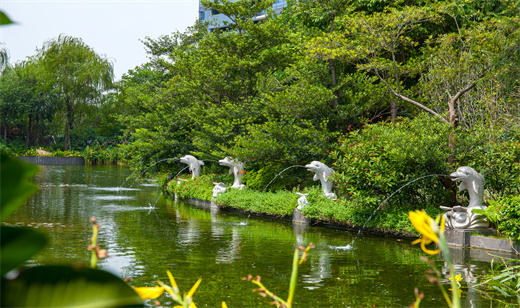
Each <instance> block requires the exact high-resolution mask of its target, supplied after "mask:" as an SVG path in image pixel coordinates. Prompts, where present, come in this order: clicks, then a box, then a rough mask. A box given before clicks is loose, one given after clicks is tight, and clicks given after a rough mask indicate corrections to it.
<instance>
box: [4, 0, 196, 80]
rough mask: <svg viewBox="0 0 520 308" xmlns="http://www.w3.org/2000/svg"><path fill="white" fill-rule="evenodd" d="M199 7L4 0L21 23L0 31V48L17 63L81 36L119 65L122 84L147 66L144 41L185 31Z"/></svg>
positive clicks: (163, 1) (173, 0) (184, 2)
mask: <svg viewBox="0 0 520 308" xmlns="http://www.w3.org/2000/svg"><path fill="white" fill-rule="evenodd" d="M198 6H199V1H198V0H149V1H146V0H140V1H132V0H126V1H123V0H121V1H118V0H66V1H65V0H54V1H50V0H0V10H2V11H3V12H4V13H6V14H7V15H8V16H9V18H10V19H11V20H13V21H14V22H15V23H16V24H14V25H8V26H2V27H0V42H1V45H0V48H6V49H7V50H8V51H9V57H10V61H9V62H10V63H11V64H13V63H16V62H18V61H21V60H24V59H26V57H28V56H32V55H35V54H36V49H37V48H41V47H42V46H43V43H44V42H45V41H47V40H49V39H54V38H57V37H58V36H59V35H60V34H65V35H69V36H73V37H78V38H81V39H82V40H83V42H85V43H86V44H87V45H88V46H90V47H91V48H93V49H94V51H95V52H96V53H98V54H100V55H103V56H105V57H107V58H108V59H109V60H111V61H112V62H113V63H114V74H115V79H116V80H119V79H120V78H121V76H122V75H123V74H125V73H127V72H128V70H129V69H133V68H134V67H136V66H138V65H140V64H142V63H145V62H147V54H146V51H145V48H144V45H143V43H142V42H141V41H140V40H142V39H144V38H146V37H151V38H157V37H159V36H161V35H168V34H171V33H173V32H175V31H181V32H184V31H185V30H186V28H187V27H189V26H192V25H193V24H194V23H195V21H196V19H197V17H198Z"/></svg>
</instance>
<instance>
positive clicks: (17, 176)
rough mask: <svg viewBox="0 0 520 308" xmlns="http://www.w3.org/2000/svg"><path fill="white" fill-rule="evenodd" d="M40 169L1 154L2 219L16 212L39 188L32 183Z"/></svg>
mask: <svg viewBox="0 0 520 308" xmlns="http://www.w3.org/2000/svg"><path fill="white" fill-rule="evenodd" d="M37 172H38V167H37V166H36V165H33V164H29V163H26V162H23V161H21V160H19V159H16V158H12V157H10V156H8V155H7V154H4V153H0V187H1V190H0V208H1V216H0V219H1V220H4V219H5V218H6V217H8V216H9V215H10V214H11V213H12V212H14V211H15V210H16V209H17V208H18V207H19V206H20V205H21V204H22V203H23V202H24V201H25V199H27V198H28V197H29V196H30V195H31V194H33V193H34V192H36V190H37V189H38V187H37V186H36V185H34V184H33V183H31V182H30V179H31V178H32V177H33V176H34V175H36V173H37Z"/></svg>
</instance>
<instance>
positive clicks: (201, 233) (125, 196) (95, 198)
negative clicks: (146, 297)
mask: <svg viewBox="0 0 520 308" xmlns="http://www.w3.org/2000/svg"><path fill="white" fill-rule="evenodd" d="M40 169H41V172H40V173H39V174H38V175H37V176H36V182H37V183H38V184H39V185H40V191H39V192H38V193H37V194H35V195H34V196H32V197H31V198H30V199H29V200H28V201H27V203H26V205H25V206H23V207H21V208H20V209H19V210H18V211H17V212H16V213H14V214H13V215H12V216H11V217H10V218H9V219H8V222H9V223H17V224H19V225H25V226H30V227H32V228H37V229H38V230H41V231H42V232H43V233H45V234H46V236H47V237H48V239H49V242H50V243H49V245H48V246H47V247H46V248H45V249H44V251H43V252H42V253H40V254H38V255H37V256H36V257H35V258H34V259H33V260H31V261H30V263H31V264H46V265H47V264H56V263H68V264H71V263H72V264H76V263H84V264H87V263H88V262H89V260H90V259H89V258H90V253H89V252H88V251H87V244H88V241H89V237H90V236H91V232H92V230H91V223H90V222H89V219H90V217H96V218H97V220H98V223H99V224H100V226H101V229H100V234H99V237H98V238H99V240H100V246H101V248H105V249H107V250H108V254H109V256H110V257H109V258H107V259H103V260H101V261H100V263H99V264H98V267H99V268H101V269H104V270H107V271H110V272H112V273H114V274H116V275H118V276H121V277H130V278H132V281H131V282H130V283H131V284H132V285H135V286H155V285H157V283H156V281H157V280H161V281H168V278H167V275H166V270H170V271H171V272H172V274H173V275H174V277H175V278H176V281H177V283H178V285H179V287H180V288H181V291H185V292H187V291H188V290H189V289H190V288H191V286H192V285H193V284H194V283H195V282H196V280H197V279H198V278H202V279H203V280H202V283H201V285H200V287H199V288H198V290H197V292H196V293H195V297H194V300H195V303H196V304H197V306H198V307H220V306H221V302H222V301H225V302H226V303H227V305H228V306H229V307H258V306H263V307H268V306H269V302H270V300H269V299H265V298H262V297H260V296H259V295H258V294H256V293H254V292H252V289H255V288H256V285H254V284H253V283H251V282H247V281H242V279H241V278H242V277H246V276H247V275H248V274H251V275H253V276H256V275H259V276H261V278H262V283H264V285H265V286H266V287H267V288H269V289H270V290H271V291H272V292H274V293H275V294H277V295H279V296H280V297H282V298H287V289H288V284H289V280H290V275H291V263H292V256H293V253H294V249H295V247H296V246H298V245H302V246H307V245H308V244H309V243H311V242H312V243H314V245H315V246H316V247H315V248H314V249H311V251H310V256H309V258H308V260H307V262H306V263H304V264H303V265H302V266H301V267H300V271H299V280H298V288H297V292H296V296H295V305H294V306H295V307H408V306H409V305H410V304H412V303H413V302H414V300H415V297H414V288H416V287H417V288H418V289H419V291H420V292H423V293H424V294H425V297H424V299H423V301H422V302H421V307H441V306H444V307H445V306H446V303H445V301H444V299H443V297H442V294H441V292H440V290H439V288H438V286H434V285H432V284H430V283H429V282H428V281H427V279H426V278H425V272H426V271H427V270H428V269H429V266H428V265H426V264H425V262H423V261H421V260H420V257H421V256H425V253H423V252H422V251H421V250H420V248H419V247H418V246H417V245H415V246H412V245H411V244H410V243H411V240H409V239H396V238H385V237H380V236H374V235H368V234H362V235H360V236H358V237H357V238H356V233H352V232H348V231H344V230H337V229H332V228H325V227H319V226H311V227H304V226H301V225H293V224H292V223H291V222H290V221H283V220H275V219H266V218H258V217H248V216H247V215H240V214H237V213H228V212H223V211H220V212H218V213H211V211H208V210H204V209H199V208H196V207H193V206H190V205H188V204H184V203H175V202H174V201H173V199H172V198H171V197H168V196H165V195H164V194H163V193H162V191H161V189H159V188H158V187H157V186H154V185H153V184H152V183H151V182H147V181H144V182H141V183H138V182H135V181H133V180H128V181H127V180H126V178H127V177H128V176H130V175H131V171H130V170H129V169H127V168H124V167H120V166H40ZM121 187H124V188H121ZM354 238H355V242H354V243H353V245H352V249H349V247H347V244H350V243H352V241H353V240H354ZM472 253H473V251H469V250H461V249H454V250H453V256H454V259H455V263H456V268H457V271H458V272H459V273H462V276H463V278H464V280H463V281H462V282H461V283H462V289H463V294H462V301H463V306H465V307H488V306H490V304H491V303H490V302H488V301H487V300H486V299H483V298H482V297H481V295H480V293H478V292H476V291H475V290H473V289H472V288H470V287H471V286H472V285H473V284H475V283H476V281H477V276H478V275H479V274H482V273H483V272H484V271H485V270H486V269H487V268H488V267H489V263H488V262H486V261H478V260H477V259H476V258H474V257H473V256H472V255H471V254H472ZM433 258H434V259H435V263H436V267H437V268H438V269H439V270H441V271H442V272H443V273H444V274H445V275H447V274H446V273H447V270H446V268H445V267H443V265H444V264H443V262H442V260H441V259H440V258H439V257H438V256H436V257H433ZM441 283H443V284H444V285H445V286H446V290H447V289H448V288H449V281H448V279H447V278H446V279H444V280H442V281H441ZM468 287H469V288H468ZM148 304H149V305H152V303H151V302H149V303H148ZM162 304H163V305H166V306H173V302H171V301H169V299H167V298H164V297H163V298H162Z"/></svg>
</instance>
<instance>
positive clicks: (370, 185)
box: [332, 117, 450, 210]
mask: <svg viewBox="0 0 520 308" xmlns="http://www.w3.org/2000/svg"><path fill="white" fill-rule="evenodd" d="M449 132H450V127H449V126H448V125H446V124H443V123H441V122H440V121H438V120H436V119H431V118H427V117H418V118H416V119H414V120H409V119H399V120H398V121H397V122H396V123H389V122H379V123H377V124H367V125H365V126H364V128H363V130H362V131H352V132H350V133H348V134H347V135H345V137H344V138H341V139H340V140H339V143H340V148H339V150H338V151H334V152H333V153H332V157H333V159H334V161H335V163H334V165H333V168H334V169H335V171H336V173H335V174H334V175H333V181H334V182H335V185H336V188H335V190H336V192H337V194H338V195H339V196H343V197H345V198H346V200H347V203H348V204H352V205H357V206H361V205H362V206H363V207H367V208H369V209H373V208H375V207H376V206H378V205H379V204H380V203H381V202H383V201H384V200H385V199H387V198H389V197H390V196H391V195H392V194H393V193H394V192H396V191H397V190H398V189H400V188H402V190H401V191H400V192H399V193H396V194H395V195H394V196H393V197H392V198H391V199H390V200H388V204H391V205H395V204H399V205H400V206H401V207H407V208H408V210H413V209H421V208H425V207H427V206H430V205H446V204H448V197H449V196H448V191H447V190H446V189H445V187H444V185H443V180H444V178H443V176H437V175H444V176H446V175H448V174H449V173H450V171H449V170H450V166H449V164H448V162H447V158H448V156H449V155H450V152H449V151H450V150H449V146H448V139H449ZM429 175H433V176H429ZM426 176H428V177H426ZM421 177H424V178H422V179H420V180H419V178H421ZM414 180H417V181H416V182H412V181H414ZM404 185H407V186H405V187H403V186H404Z"/></svg>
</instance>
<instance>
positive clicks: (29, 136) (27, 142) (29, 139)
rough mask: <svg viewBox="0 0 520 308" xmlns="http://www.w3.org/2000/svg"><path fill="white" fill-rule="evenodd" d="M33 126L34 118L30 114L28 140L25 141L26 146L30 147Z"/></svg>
mask: <svg viewBox="0 0 520 308" xmlns="http://www.w3.org/2000/svg"><path fill="white" fill-rule="evenodd" d="M31 124H32V117H31V115H30V114H29V123H27V138H26V139H25V146H26V147H29V145H30V144H31Z"/></svg>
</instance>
